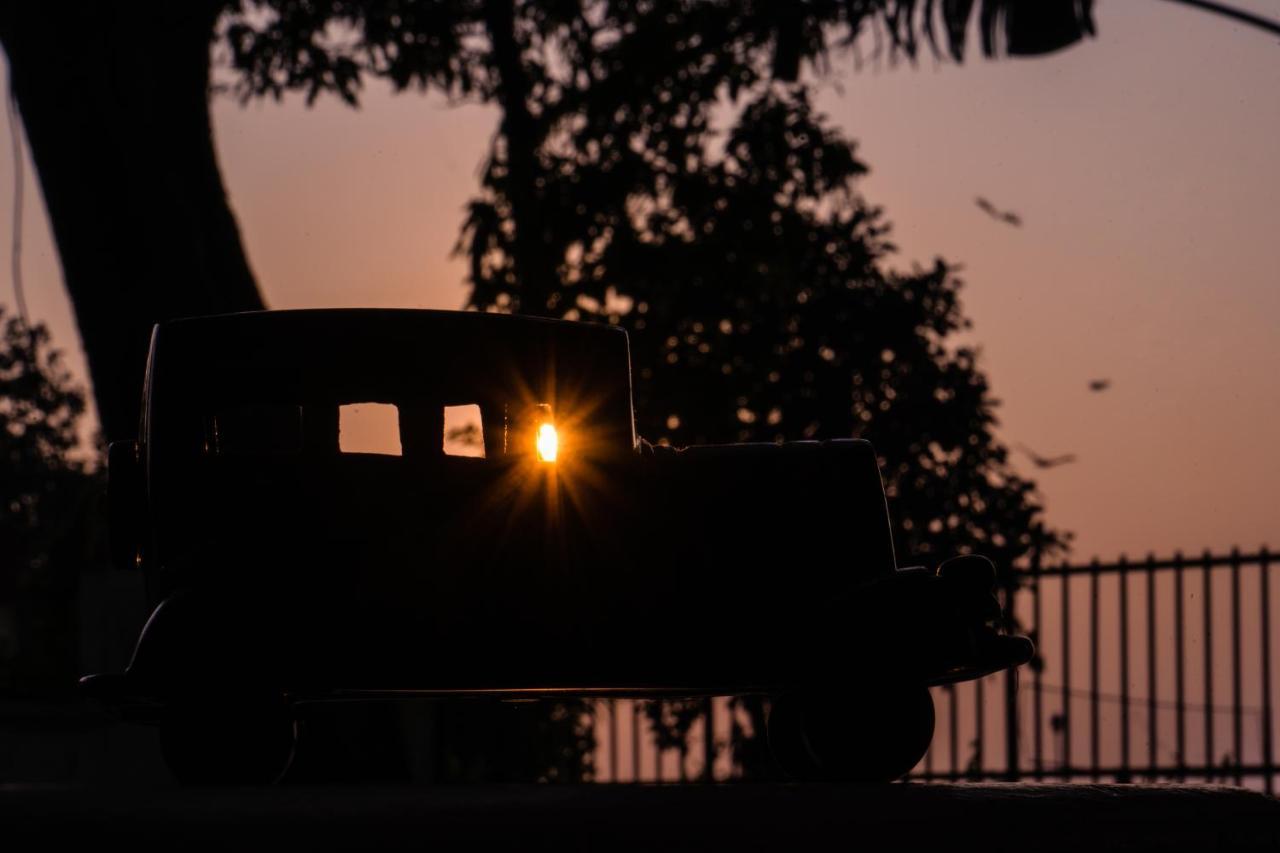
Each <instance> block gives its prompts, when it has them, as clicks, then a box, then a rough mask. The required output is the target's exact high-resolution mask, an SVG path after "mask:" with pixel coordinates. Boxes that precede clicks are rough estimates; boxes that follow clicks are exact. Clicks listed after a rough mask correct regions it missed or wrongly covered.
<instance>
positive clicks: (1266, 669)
mask: <svg viewBox="0 0 1280 853" xmlns="http://www.w3.org/2000/svg"><path fill="white" fill-rule="evenodd" d="M1258 566H1259V569H1260V571H1261V572H1262V575H1261V578H1260V581H1259V583H1260V584H1261V587H1262V589H1261V590H1260V593H1261V594H1260V595H1259V596H1258V597H1259V598H1261V599H1262V604H1261V606H1262V614H1261V615H1262V626H1261V631H1262V766H1263V772H1264V773H1266V780H1265V782H1264V784H1265V786H1266V790H1267V793H1268V794H1271V793H1274V792H1275V767H1274V766H1273V765H1272V763H1271V762H1272V754H1271V723H1272V719H1271V578H1270V574H1271V557H1270V555H1269V554H1268V553H1267V547H1266V546H1265V545H1264V546H1262V548H1261V549H1260V550H1259V551H1258Z"/></svg>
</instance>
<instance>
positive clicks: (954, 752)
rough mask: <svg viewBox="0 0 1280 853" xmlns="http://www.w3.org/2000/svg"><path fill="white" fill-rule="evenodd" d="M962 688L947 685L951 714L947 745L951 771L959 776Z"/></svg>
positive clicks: (949, 713)
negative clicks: (959, 698)
mask: <svg viewBox="0 0 1280 853" xmlns="http://www.w3.org/2000/svg"><path fill="white" fill-rule="evenodd" d="M959 692H960V689H959V688H958V687H957V686H956V685H955V684H948V685H947V714H948V716H950V718H951V719H950V720H949V723H950V725H949V727H948V730H947V737H948V738H949V739H950V740H949V742H948V744H947V746H949V747H950V749H951V755H950V756H949V757H950V760H951V773H952V774H953V775H954V776H958V775H959V773H960V708H959V703H958V702H957V701H956V700H957V698H958V697H957V695H956V694H957V693H959Z"/></svg>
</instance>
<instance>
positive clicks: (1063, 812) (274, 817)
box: [0, 785, 1280, 853]
mask: <svg viewBox="0 0 1280 853" xmlns="http://www.w3.org/2000/svg"><path fill="white" fill-rule="evenodd" d="M0 827H3V835H4V837H5V839H6V841H5V847H6V849H8V850H15V851H16V850H34V849H42V850H56V849H68V846H69V844H70V843H76V842H80V843H83V844H85V845H86V846H91V847H93V848H96V849H102V850H140V849H145V850H152V849H155V850H159V849H163V850H175V851H176V850H182V851H186V850H193V849H235V850H255V849H267V848H274V849H286V850H335V849H343V850H371V849H397V850H439V849H461V848H464V847H465V848H467V849H477V848H484V849H494V848H505V849H548V848H551V849H561V850H609V851H613V850H671V849H691V850H692V849H696V850H729V849H735V850H818V849H821V850H830V849H867V850H880V849H892V850H931V851H939V852H940V851H953V850H955V851H959V850H978V851H984V853H986V851H1006V850H1008V851H1014V850H1044V851H1059V850H1061V851H1072V853H1101V852H1102V851H1109V850H1124V851H1138V850H1195V851H1215V850H1280V801H1277V800H1274V799H1270V798H1267V797H1264V796H1262V795H1260V794H1254V793H1250V792H1247V791H1241V790H1238V789H1230V788H1190V787H1182V788H1176V787H1139V786H1071V787H1063V786H1047V785H1046V786H1026V785H1010V786H1006V785H936V786H926V785H892V786H885V787H879V788H872V789H859V788H849V787H839V786H835V787H826V786H785V785H784V786H779V785H737V786H710V787H696V786H687V787H676V786H669V787H653V786H642V787H623V786H617V787H610V786H603V785H601V786H582V787H568V786H561V787H532V786H529V787H525V786H518V787H516V786H513V787H489V786H485V787H449V788H416V789H405V788H399V789H350V788H305V787H296V788H279V789H263V790H246V791H183V790H174V789H164V790H159V789H157V790H145V789H141V790H140V789H114V790H92V789H69V788H56V787H49V788H29V787H28V788H12V787H11V788H5V789H2V790H0ZM15 842H16V843H15Z"/></svg>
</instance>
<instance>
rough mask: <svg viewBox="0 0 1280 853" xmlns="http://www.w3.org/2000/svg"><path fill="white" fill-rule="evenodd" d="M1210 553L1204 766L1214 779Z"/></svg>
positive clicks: (1206, 594)
mask: <svg viewBox="0 0 1280 853" xmlns="http://www.w3.org/2000/svg"><path fill="white" fill-rule="evenodd" d="M1212 567H1213V564H1212V563H1211V562H1210V555H1209V552H1208V551H1205V552H1204V565H1203V567H1202V579H1203V582H1204V584H1203V589H1204V593H1203V596H1204V601H1203V602H1201V603H1202V604H1203V605H1204V765H1205V767H1206V768H1208V770H1209V778H1210V779H1213V778H1214V775H1213V772H1214V771H1213V766H1214V762H1215V761H1216V760H1217V758H1216V757H1215V750H1214V748H1213V722H1214V720H1213V582H1212V581H1213V578H1212V573H1211V571H1210V569H1212Z"/></svg>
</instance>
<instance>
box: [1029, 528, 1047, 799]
mask: <svg viewBox="0 0 1280 853" xmlns="http://www.w3.org/2000/svg"><path fill="white" fill-rule="evenodd" d="M1031 621H1032V626H1031V630H1032V636H1033V637H1034V639H1035V643H1036V656H1037V658H1038V659H1039V660H1038V666H1036V667H1035V669H1034V670H1032V673H1031V679H1032V684H1033V688H1032V700H1033V704H1032V716H1033V717H1034V718H1035V726H1036V727H1035V739H1034V744H1035V746H1034V747H1033V748H1034V749H1035V764H1034V765H1033V766H1034V767H1035V770H1036V778H1037V779H1040V778H1042V777H1041V776H1040V774H1041V773H1042V772H1044V704H1043V702H1044V687H1043V684H1042V679H1041V677H1040V675H1041V672H1042V670H1043V669H1044V649H1043V643H1042V642H1041V634H1040V625H1041V621H1040V554H1039V551H1038V550H1037V552H1036V555H1035V557H1034V558H1033V562H1032V563H1031Z"/></svg>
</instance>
